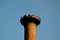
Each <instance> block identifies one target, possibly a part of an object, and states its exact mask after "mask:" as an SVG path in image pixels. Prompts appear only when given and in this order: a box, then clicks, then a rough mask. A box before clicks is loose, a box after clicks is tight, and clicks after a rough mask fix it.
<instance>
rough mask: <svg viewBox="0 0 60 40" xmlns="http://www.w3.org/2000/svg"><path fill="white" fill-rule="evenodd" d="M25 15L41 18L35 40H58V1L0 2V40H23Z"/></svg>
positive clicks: (0, 0) (3, 0) (59, 21)
mask: <svg viewBox="0 0 60 40" xmlns="http://www.w3.org/2000/svg"><path fill="white" fill-rule="evenodd" d="M25 14H26V15H28V14H35V15H37V16H39V17H40V18H41V24H40V25H39V26H38V27H37V29H36V35H37V40H60V0H0V40H24V27H23V26H22V25H21V24H20V23H19V21H20V20H19V19H20V17H21V16H23V15H25Z"/></svg>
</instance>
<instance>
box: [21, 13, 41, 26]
mask: <svg viewBox="0 0 60 40" xmlns="http://www.w3.org/2000/svg"><path fill="white" fill-rule="evenodd" d="M40 21H41V19H40V18H39V17H38V16H34V15H30V14H29V15H28V16H27V15H24V16H23V17H21V19H20V22H21V24H22V25H24V26H26V25H27V24H28V23H29V22H33V23H35V24H36V25H39V24H40Z"/></svg>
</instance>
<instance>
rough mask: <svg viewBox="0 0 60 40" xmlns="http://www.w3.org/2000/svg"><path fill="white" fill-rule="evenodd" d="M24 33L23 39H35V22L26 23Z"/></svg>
mask: <svg viewBox="0 0 60 40" xmlns="http://www.w3.org/2000/svg"><path fill="white" fill-rule="evenodd" d="M24 35H25V36H24V38H25V40H36V24H35V23H28V24H27V26H26V27H25V34H24Z"/></svg>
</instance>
